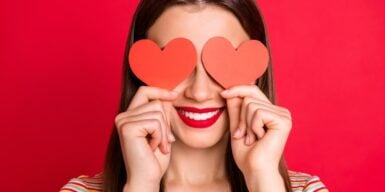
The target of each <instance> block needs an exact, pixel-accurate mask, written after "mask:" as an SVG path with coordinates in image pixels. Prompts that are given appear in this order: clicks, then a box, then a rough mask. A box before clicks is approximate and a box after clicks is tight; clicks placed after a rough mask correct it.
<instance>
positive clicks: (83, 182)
mask: <svg viewBox="0 0 385 192" xmlns="http://www.w3.org/2000/svg"><path fill="white" fill-rule="evenodd" d="M102 191H103V174H102V172H101V173H97V174H95V175H93V176H88V175H80V176H78V177H76V178H72V179H70V180H69V181H68V183H67V184H65V185H64V186H63V187H62V188H61V189H60V192H102Z"/></svg>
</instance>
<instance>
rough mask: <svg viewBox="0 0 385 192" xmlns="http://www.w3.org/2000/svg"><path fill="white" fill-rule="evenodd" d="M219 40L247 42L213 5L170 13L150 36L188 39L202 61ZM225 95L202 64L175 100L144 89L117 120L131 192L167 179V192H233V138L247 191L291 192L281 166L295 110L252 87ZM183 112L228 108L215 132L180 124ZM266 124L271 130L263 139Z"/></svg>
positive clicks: (234, 23)
mask: <svg viewBox="0 0 385 192" xmlns="http://www.w3.org/2000/svg"><path fill="white" fill-rule="evenodd" d="M214 36H223V37H225V38H227V39H228V40H229V41H230V42H231V43H232V44H233V46H234V47H237V46H238V45H240V44H241V43H242V42H243V41H245V40H248V39H249V37H248V35H247V33H246V32H245V31H244V29H243V28H242V26H241V24H240V23H239V21H238V20H237V18H236V17H235V16H234V15H233V14H232V13H231V12H229V11H227V10H225V9H223V8H221V7H218V6H214V5H207V4H205V5H184V6H173V7H170V8H168V9H167V10H165V11H164V12H163V13H162V15H161V16H160V17H159V18H158V19H157V20H156V22H155V23H154V24H153V26H151V28H150V29H149V30H148V33H147V38H148V39H151V40H153V41H155V42H156V43H157V44H158V45H159V46H160V47H164V46H165V45H166V44H167V43H168V42H169V41H171V40H173V39H175V38H177V37H184V38H188V39H190V40H191V41H192V42H193V44H194V46H195V47H196V50H197V54H198V55H197V57H198V58H200V55H201V51H202V48H203V45H204V43H206V42H207V40H208V39H210V38H211V37H214ZM223 91H224V89H223V88H222V87H221V86H220V85H219V84H217V83H216V82H215V81H214V80H213V79H212V78H211V77H210V76H209V75H208V74H207V72H206V71H205V70H204V67H203V65H202V63H201V60H199V59H198V63H197V65H196V69H195V71H194V72H193V73H192V74H191V75H190V76H189V77H188V78H186V79H185V80H184V81H183V82H181V83H180V84H179V85H178V86H177V87H176V88H175V89H174V90H173V93H172V92H170V91H167V90H163V89H160V88H155V87H141V88H140V89H139V90H138V92H137V93H136V95H135V96H134V98H133V101H132V102H131V103H130V106H129V108H128V109H127V111H126V112H123V113H121V114H119V115H118V116H117V117H116V119H115V120H116V125H117V128H118V132H119V136H120V140H121V146H122V151H123V158H124V160H125V164H126V167H128V169H127V175H128V178H127V184H126V186H125V189H124V190H125V191H130V192H131V191H159V182H160V179H161V178H162V177H163V178H164V183H165V190H166V191H169V192H173V191H187V192H193V191H221V192H223V191H230V189H229V183H228V180H227V178H226V172H225V151H226V145H227V142H228V134H231V143H232V150H233V154H234V159H235V161H236V163H237V165H238V167H239V168H240V169H241V171H242V173H243V174H244V176H245V179H246V183H247V186H248V188H249V191H266V192H267V191H285V189H284V184H283V180H282V178H281V177H280V175H279V173H278V163H279V159H280V157H281V155H282V152H283V148H284V145H285V142H286V139H287V136H288V135H289V132H290V129H291V117H290V113H289V111H288V110H287V109H285V108H282V107H279V106H275V105H273V104H271V102H270V101H269V100H268V99H267V97H266V96H265V95H264V94H263V93H262V92H261V90H259V88H258V87H256V86H254V85H245V86H235V87H234V88H231V89H229V90H228V91H227V92H223ZM182 105H183V106H193V107H196V108H209V107H222V106H225V107H227V108H226V110H225V111H224V113H223V114H222V115H221V117H220V118H219V119H218V120H217V122H215V123H214V124H213V125H212V126H211V127H210V128H206V129H202V130H200V129H193V128H191V127H188V126H187V125H186V124H184V122H183V121H182V120H181V119H180V118H179V116H178V114H177V112H176V110H175V108H174V107H175V106H182ZM239 114H241V115H239ZM239 116H241V117H240V118H239ZM263 125H266V126H267V127H268V128H269V129H271V130H270V131H267V132H265V131H264V130H263V128H262V127H263ZM147 135H151V138H152V139H151V140H150V141H149V142H148V141H147V140H146V136H147ZM257 140H258V141H257Z"/></svg>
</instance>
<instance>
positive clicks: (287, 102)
mask: <svg viewBox="0 0 385 192" xmlns="http://www.w3.org/2000/svg"><path fill="white" fill-rule="evenodd" d="M259 3H260V7H261V9H262V12H263V14H264V17H265V20H266V23H267V28H268V32H269V36H270V42H271V47H272V56H273V62H274V69H275V77H276V85H277V94H278V103H279V104H280V105H283V106H285V107H288V108H289V109H290V110H291V111H292V115H293V121H294V122H293V129H292V133H291V135H290V138H289V140H288V143H287V147H286V151H285V154H286V158H287V161H288V165H289V168H290V169H292V170H297V171H303V172H307V173H310V174H315V175H318V176H320V178H321V180H323V181H324V183H325V184H326V185H327V186H328V187H329V188H330V190H331V191H372V190H376V191H383V190H385V185H384V182H383V178H384V176H383V173H384V172H385V168H384V166H382V165H383V162H384V160H385V158H384V154H385V153H384V144H385V141H384V140H383V139H382V138H383V137H384V136H385V135H384V133H385V130H384V128H385V120H384V117H383V116H384V115H385V101H384V98H385V91H384V89H385V75H384V72H385V66H384V65H383V63H384V62H385V56H384V55H385V54H384V44H385V41H384V40H385V37H384V34H385V27H384V26H385V17H384V16H385V15H384V11H385V3H384V1H380V0H339V1H331V0H330V1H325V0H322V1H321V0H313V1H306V0H290V1H289V0H260V1H259ZM136 5H137V0H135V1H131V0H125V1H123V0H115V1H100V0H97V1H90V0H85V1H75V0H68V1H58V0H37V1H26V0H22V1H11V0H5V1H4V0H3V1H1V2H0V18H1V20H0V22H1V25H0V27H1V30H0V38H1V41H0V42H1V43H0V64H1V68H0V90H1V91H0V109H1V111H0V128H1V133H0V141H1V154H2V155H1V163H0V166H1V167H0V168H1V169H0V170H1V174H0V175H1V176H0V182H1V188H2V189H1V191H25V190H26V189H29V191H57V190H58V189H59V188H60V187H61V186H62V185H64V184H65V183H66V182H67V181H68V180H69V179H70V178H71V177H76V176H78V175H80V174H89V175H91V174H94V173H97V172H99V171H101V169H102V164H103V160H104V153H105V150H106V145H107V141H108V137H109V133H110V130H111V129H112V125H113V121H114V117H115V112H116V111H117V108H118V107H117V106H118V100H119V91H120V78H121V63H122V59H123V58H122V57H123V51H124V45H125V39H126V36H127V33H128V30H129V23H130V19H131V16H132V14H133V10H134V9H135V7H136Z"/></svg>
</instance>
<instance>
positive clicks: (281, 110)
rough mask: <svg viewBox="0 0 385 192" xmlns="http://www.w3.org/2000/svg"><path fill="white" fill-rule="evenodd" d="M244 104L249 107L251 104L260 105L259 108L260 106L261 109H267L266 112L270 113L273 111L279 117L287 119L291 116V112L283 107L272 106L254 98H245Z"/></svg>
mask: <svg viewBox="0 0 385 192" xmlns="http://www.w3.org/2000/svg"><path fill="white" fill-rule="evenodd" d="M243 100H244V102H243V103H242V104H243V105H248V104H249V103H255V104H258V106H260V108H263V109H266V110H269V111H273V112H275V113H277V114H279V115H282V116H286V117H289V116H290V114H289V112H288V111H289V110H287V109H286V108H283V107H280V106H277V105H274V104H271V103H267V102H265V101H263V100H260V99H256V98H252V97H245V98H243Z"/></svg>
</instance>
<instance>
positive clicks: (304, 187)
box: [60, 170, 329, 192]
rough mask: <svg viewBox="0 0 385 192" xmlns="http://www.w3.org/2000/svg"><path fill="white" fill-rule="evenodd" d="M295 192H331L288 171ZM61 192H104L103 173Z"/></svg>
mask: <svg viewBox="0 0 385 192" xmlns="http://www.w3.org/2000/svg"><path fill="white" fill-rule="evenodd" d="M288 173H289V178H290V181H291V187H292V189H293V191H294V192H329V190H328V189H327V188H326V186H325V185H324V183H323V182H322V181H321V180H320V178H319V177H318V176H315V175H310V174H308V173H302V172H297V171H291V170H288ZM60 192H103V173H102V172H100V173H98V174H95V175H93V176H88V175H80V176H78V177H76V178H72V179H70V180H69V181H68V183H67V184H65V185H64V186H63V187H62V188H61V189H60Z"/></svg>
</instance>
